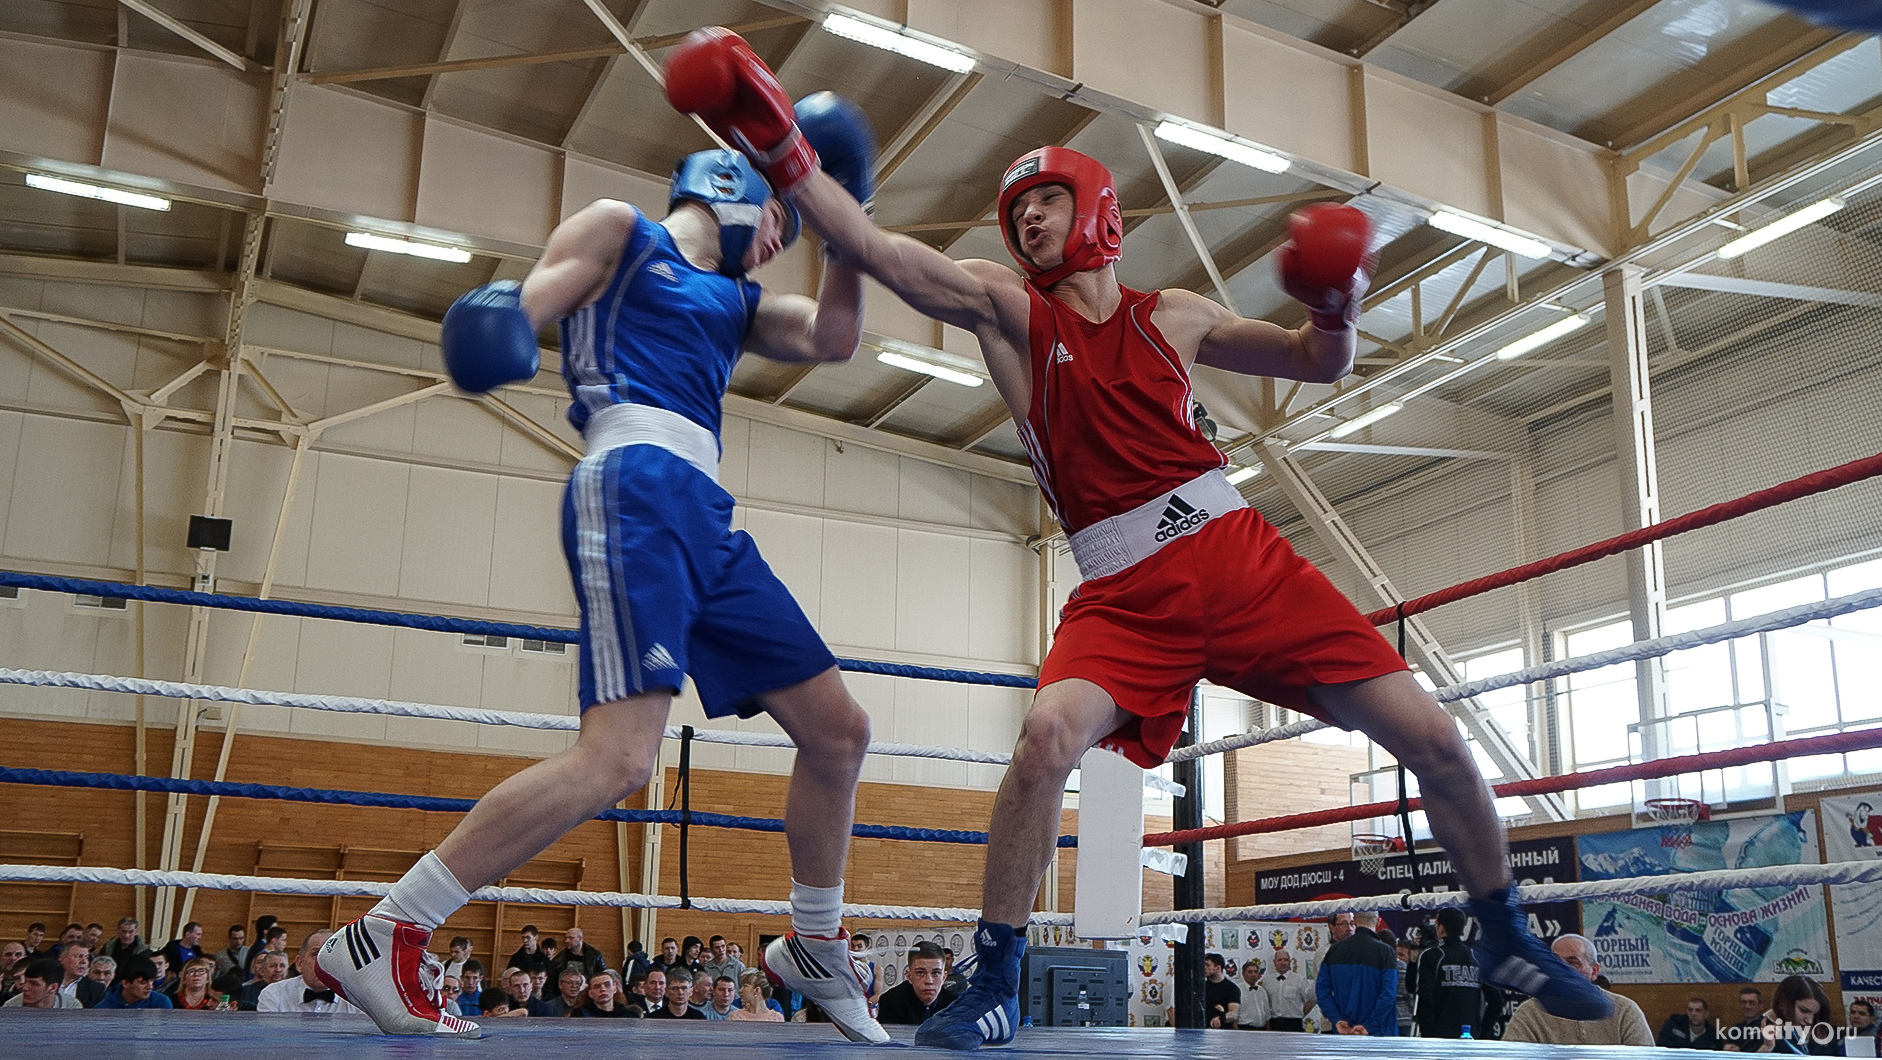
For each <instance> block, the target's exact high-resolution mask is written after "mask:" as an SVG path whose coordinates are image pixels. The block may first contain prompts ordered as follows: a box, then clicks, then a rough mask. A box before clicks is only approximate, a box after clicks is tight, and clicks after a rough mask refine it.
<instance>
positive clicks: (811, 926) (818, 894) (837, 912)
mask: <svg viewBox="0 0 1882 1060" xmlns="http://www.w3.org/2000/svg"><path fill="white" fill-rule="evenodd" d="M791 929H792V930H794V931H796V932H797V933H798V934H799V935H815V936H817V937H818V938H825V939H827V938H834V937H836V934H837V932H839V931H842V930H843V885H842V884H840V883H839V884H837V885H836V886H835V887H807V886H805V885H804V884H801V883H798V882H797V881H796V880H792V881H791Z"/></svg>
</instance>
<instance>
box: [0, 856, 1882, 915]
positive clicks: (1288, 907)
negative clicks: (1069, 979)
mask: <svg viewBox="0 0 1882 1060" xmlns="http://www.w3.org/2000/svg"><path fill="white" fill-rule="evenodd" d="M0 881H5V882H10V883H94V884H106V885H116V886H127V887H128V886H136V887H184V888H189V887H194V888H201V889H204V890H214V891H257V892H261V893H266V894H301V895H342V896H349V897H368V898H383V897H384V896H385V894H386V892H387V891H389V890H391V889H392V885H391V884H390V883H374V882H370V881H366V880H306V879H291V878H284V877H274V876H236V875H227V874H222V873H210V872H161V871H157V870H153V869H114V868H105V867H93V866H73V865H0ZM1879 881H1882V861H1836V862H1830V863H1829V864H1825V865H1773V866H1770V867H1768V868H1757V869H1714V870H1712V871H1709V872H1686V873H1672V874H1668V875H1663V876H1632V877H1626V878H1623V879H1617V880H1587V881H1583V882H1580V883H1538V884H1529V885H1526V886H1523V887H1519V888H1517V891H1516V893H1517V897H1518V899H1519V900H1520V901H1522V902H1523V904H1525V905H1533V904H1536V903H1540V902H1567V901H1586V900H1589V899H1597V898H1621V897H1626V896H1628V895H1637V894H1651V893H1657V892H1669V891H1719V890H1738V889H1741V888H1748V887H1757V888H1789V889H1792V890H1795V889H1796V888H1798V887H1813V886H1818V885H1821V884H1842V883H1876V882H1879ZM471 899H472V900H473V901H479V902H522V903H533V904H540V905H580V906H605V907H612V908H627V909H679V908H683V906H682V903H681V900H680V899H679V898H677V897H674V896H671V895H655V894H624V893H621V892H618V891H560V890H549V889H545V888H539V887H483V888H479V889H478V890H477V891H476V892H474V893H473V894H472V895H471ZM1469 900H1470V896H1469V895H1467V894H1465V893H1464V892H1463V891H1433V892H1427V893H1422V894H1401V895H1398V896H1396V897H1394V896H1390V895H1386V896H1372V897H1366V898H1337V899H1331V900H1327V901H1320V902H1291V903H1287V904H1281V905H1248V906H1239V907H1235V908H1229V909H1178V910H1173V911H1169V912H1160V913H1145V914H1143V915H1142V916H1141V917H1140V918H1139V919H1138V923H1139V924H1140V925H1142V926H1144V927H1151V926H1155V925H1158V924H1198V923H1216V922H1220V921H1233V920H1292V919H1297V918H1298V919H1310V918H1316V917H1324V916H1329V915H1331V914H1333V913H1337V912H1345V911H1348V910H1361V909H1372V910H1377V909H1381V908H1390V907H1392V906H1393V905H1395V904H1396V905H1397V906H1398V907H1400V908H1404V909H1414V910H1426V909H1442V908H1444V907H1446V906H1461V905H1463V904H1465V903H1466V902H1468V901H1469ZM691 907H692V908H694V909H699V910H702V911H705V912H709V913H760V914H765V915H771V916H786V915H789V914H790V911H791V904H790V903H789V902H780V901H765V900H760V899H748V898H694V899H692V903H691ZM843 915H845V916H851V917H865V918H869V919H875V920H933V921H942V922H948V923H962V924H971V923H973V922H975V921H976V920H978V919H979V917H980V911H979V910H977V909H959V908H946V907H942V908H934V907H924V906H901V905H860V904H847V905H845V906H844V907H843ZM1074 916H1075V914H1072V913H1043V912H1042V913H1034V914H1032V917H1031V920H1030V923H1034V924H1045V925H1054V924H1056V925H1061V926H1068V925H1072V924H1073V923H1074Z"/></svg>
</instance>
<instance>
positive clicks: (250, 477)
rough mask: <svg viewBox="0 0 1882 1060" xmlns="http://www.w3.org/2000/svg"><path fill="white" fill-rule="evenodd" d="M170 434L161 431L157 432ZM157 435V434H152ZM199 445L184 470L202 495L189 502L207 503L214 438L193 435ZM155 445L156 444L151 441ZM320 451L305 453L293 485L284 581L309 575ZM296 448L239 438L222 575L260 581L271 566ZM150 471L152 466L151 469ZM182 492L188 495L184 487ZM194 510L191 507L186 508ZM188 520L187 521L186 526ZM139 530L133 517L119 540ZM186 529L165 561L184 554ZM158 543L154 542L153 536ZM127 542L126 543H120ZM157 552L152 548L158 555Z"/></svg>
mask: <svg viewBox="0 0 1882 1060" xmlns="http://www.w3.org/2000/svg"><path fill="white" fill-rule="evenodd" d="M165 437H167V436H166V435H164V434H161V433H160V434H158V435H157V438H165ZM153 441H155V439H153ZM191 441H193V442H195V443H196V445H194V446H192V447H191V448H192V452H191V453H190V454H189V455H188V456H187V457H185V459H184V460H183V467H184V468H185V469H186V470H185V471H183V472H182V473H183V474H186V475H193V476H194V477H195V479H196V481H195V491H196V494H197V496H196V497H195V499H194V500H193V501H188V502H186V504H188V505H196V506H199V505H201V503H202V496H201V494H202V491H203V482H202V478H203V475H204V473H205V472H204V465H205V463H206V461H207V460H208V458H209V440H208V439H207V438H192V439H191ZM152 448H154V446H153V447H152ZM319 463H320V457H319V456H318V455H316V454H314V453H312V452H309V453H308V454H307V455H306V456H304V457H302V458H301V474H300V481H299V482H298V483H296V485H295V487H294V498H293V502H292V503H291V504H290V505H289V506H288V510H287V512H286V519H287V525H288V532H287V533H286V534H285V535H284V536H283V537H282V539H281V557H280V559H279V560H278V561H277V562H276V565H275V580H276V582H277V583H278V584H282V585H299V584H301V583H302V582H303V581H305V580H306V576H307V539H308V533H309V526H310V524H311V523H312V522H313V512H314V493H315V484H316V479H317V478H318V475H317V473H316V468H317V467H318V466H319ZM293 466H294V451H293V450H292V449H288V448H285V447H283V446H279V445H268V444H264V443H260V442H237V443H236V444H235V451H234V456H233V457H232V458H231V461H230V464H229V488H228V490H227V492H226V494H225V496H224V498H223V503H222V514H223V516H224V517H225V518H227V519H229V520H230V521H231V522H232V523H233V524H234V525H233V526H232V528H231V532H230V546H231V547H230V549H229V551H228V552H227V553H225V554H224V555H223V557H222V558H221V559H220V560H219V561H217V563H216V576H217V577H218V578H234V579H237V580H240V581H246V582H254V583H256V584H260V582H261V580H262V576H263V575H264V574H265V573H266V572H267V568H268V552H269V550H270V549H271V548H273V547H274V535H275V524H276V523H277V522H278V521H279V520H280V519H281V518H282V515H283V513H282V510H281V501H282V498H283V497H284V496H285V495H286V493H287V486H288V475H289V473H290V472H291V471H292V470H293ZM146 475H147V476H148V472H146ZM179 495H180V496H187V494H182V493H181V491H179ZM187 510H189V509H188V508H186V511H187ZM187 525H188V524H187V522H185V523H184V526H185V527H187ZM135 533H136V529H135V525H134V521H133V526H132V528H131V529H129V530H128V531H127V530H125V529H123V528H120V529H119V531H118V536H119V538H120V540H123V539H125V538H126V537H127V536H129V537H134V535H135ZM184 534H185V531H184V530H178V531H177V532H176V533H174V534H171V535H170V538H169V539H170V540H171V541H173V542H175V544H176V545H177V546H178V551H177V552H176V553H174V554H172V555H166V556H165V559H166V560H167V561H168V562H167V563H166V564H165V567H167V568H169V569H175V568H176V567H177V565H179V564H180V563H181V562H182V561H183V560H184V559H185V557H184V556H183V554H182V551H183V550H182V549H181V547H180V546H181V545H182V544H183V543H184V542H185V541H187V540H188V538H187V536H184ZM153 544H154V542H153ZM119 547H120V548H121V547H122V546H121V545H120V546H119ZM154 556H155V553H154V552H153V558H154Z"/></svg>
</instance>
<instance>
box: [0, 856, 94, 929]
mask: <svg viewBox="0 0 1882 1060" xmlns="http://www.w3.org/2000/svg"><path fill="white" fill-rule="evenodd" d="M84 855H85V833H83V832H38V831H30V830H19V829H5V830H0V861H5V862H11V863H13V864H26V865H82V864H84V863H85V860H84ZM77 916H78V885H77V884H72V883H0V940H11V939H18V938H23V937H24V936H25V934H26V928H27V925H29V924H33V923H41V922H43V923H44V924H45V925H46V934H47V936H48V937H49V938H51V939H52V940H53V941H57V939H58V936H59V931H60V929H62V928H64V927H65V925H67V924H69V923H71V922H72V920H73V919H74V918H76V917H77ZM55 921H56V923H55ZM49 944H50V943H48V945H49Z"/></svg>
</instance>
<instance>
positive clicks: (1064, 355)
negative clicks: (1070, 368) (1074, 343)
mask: <svg viewBox="0 0 1882 1060" xmlns="http://www.w3.org/2000/svg"><path fill="white" fill-rule="evenodd" d="M1071 360H1072V351H1070V350H1068V349H1066V348H1065V344H1064V343H1063V342H1061V343H1059V344H1058V346H1057V347H1056V348H1054V350H1053V352H1052V363H1053V364H1070V363H1071Z"/></svg>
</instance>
